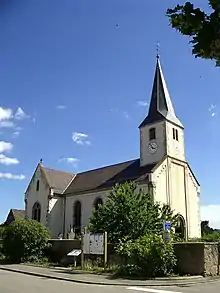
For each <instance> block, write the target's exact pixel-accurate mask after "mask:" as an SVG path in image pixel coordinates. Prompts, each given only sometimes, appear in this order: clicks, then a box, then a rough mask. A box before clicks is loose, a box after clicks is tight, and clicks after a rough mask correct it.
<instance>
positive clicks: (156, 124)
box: [139, 54, 185, 166]
mask: <svg viewBox="0 0 220 293" xmlns="http://www.w3.org/2000/svg"><path fill="white" fill-rule="evenodd" d="M139 130H140V164H141V166H145V165H148V164H153V163H157V162H159V161H160V160H162V159H163V158H164V156H170V157H173V158H176V159H179V160H181V161H185V146H184V127H183V125H182V123H181V122H180V120H179V119H178V118H177V116H176V114H175V111H174V108H173V105H172V102H171V98H170V95H169V92H168V89H167V85H166V82H165V78H164V75H163V71H162V68H161V64H160V58H159V55H158V54H157V60H156V70H155V75H154V82H153V89H152V94H151V101H150V106H149V110H148V115H147V117H146V118H145V119H144V120H143V122H142V123H141V124H140V126H139Z"/></svg>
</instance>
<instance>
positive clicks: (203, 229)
mask: <svg viewBox="0 0 220 293" xmlns="http://www.w3.org/2000/svg"><path fill="white" fill-rule="evenodd" d="M214 232H215V230H214V229H213V228H211V227H210V226H209V221H202V222H201V233H202V235H204V234H212V233H214Z"/></svg>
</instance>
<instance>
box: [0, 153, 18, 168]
mask: <svg viewBox="0 0 220 293" xmlns="http://www.w3.org/2000/svg"><path fill="white" fill-rule="evenodd" d="M0 164H3V165H7V166H8V165H17V164H19V160H18V159H16V158H9V157H7V156H5V155H3V154H0Z"/></svg>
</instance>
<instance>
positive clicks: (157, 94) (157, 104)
mask: <svg viewBox="0 0 220 293" xmlns="http://www.w3.org/2000/svg"><path fill="white" fill-rule="evenodd" d="M164 119H166V120H168V121H170V122H173V123H174V124H177V125H178V126H180V127H183V125H182V123H181V122H180V120H179V119H178V118H177V117H176V114H175V111H174V108H173V105H172V102H171V99H170V95H169V91H168V89H167V85H166V81H165V78H164V75H163V71H162V68H161V64H160V56H159V48H158V47H157V62H156V71H155V76H154V83H153V90H152V95H151V101H150V106H149V111H148V115H147V117H146V118H145V119H144V121H143V122H142V123H141V124H140V126H139V127H142V126H144V125H146V124H150V123H154V122H157V121H161V120H164Z"/></svg>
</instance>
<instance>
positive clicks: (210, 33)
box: [167, 0, 220, 66]
mask: <svg viewBox="0 0 220 293" xmlns="http://www.w3.org/2000/svg"><path fill="white" fill-rule="evenodd" d="M208 2H209V6H210V7H211V9H212V12H211V13H210V14H208V13H205V12H204V11H203V10H201V9H200V8H195V7H194V5H193V4H192V3H191V2H186V3H185V4H184V5H177V6H176V7H174V8H173V9H167V16H168V17H169V20H170V25H171V26H172V28H174V29H176V30H177V31H179V32H180V33H181V34H183V35H186V36H189V37H190V38H191V40H190V43H191V44H192V47H193V49H192V53H193V55H195V57H200V58H204V59H211V60H214V61H215V63H216V66H220V0H208Z"/></svg>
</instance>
